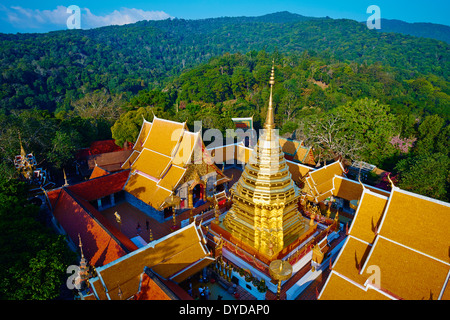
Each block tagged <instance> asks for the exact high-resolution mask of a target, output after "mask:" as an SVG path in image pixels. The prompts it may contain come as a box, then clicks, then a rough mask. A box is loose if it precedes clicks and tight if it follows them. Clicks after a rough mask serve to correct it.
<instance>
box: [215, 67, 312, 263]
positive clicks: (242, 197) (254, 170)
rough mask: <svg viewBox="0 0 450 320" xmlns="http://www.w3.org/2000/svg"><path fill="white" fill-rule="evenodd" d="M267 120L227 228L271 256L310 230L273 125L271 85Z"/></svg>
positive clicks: (238, 186)
mask: <svg viewBox="0 0 450 320" xmlns="http://www.w3.org/2000/svg"><path fill="white" fill-rule="evenodd" d="M274 82H275V81H274V68H273V67H272V73H271V77H270V82H269V84H270V98H269V109H268V111H267V117H266V122H265V124H264V130H263V133H262V135H261V137H260V138H259V140H258V143H257V145H256V146H255V148H254V149H253V152H252V154H251V155H250V159H249V161H248V163H247V164H246V166H245V168H244V171H243V173H242V175H241V177H240V179H239V181H238V182H236V183H235V184H234V185H233V187H232V189H231V193H232V194H233V205H232V207H231V208H230V210H229V211H228V213H227V215H226V217H225V219H224V223H223V225H224V227H225V229H226V230H228V231H229V232H230V233H231V234H232V235H233V236H234V237H236V238H237V239H239V240H241V241H243V242H245V243H247V244H248V245H250V246H251V247H253V248H255V249H256V250H258V251H259V252H260V253H262V254H264V255H266V256H269V257H272V256H274V255H275V254H277V253H278V252H280V251H281V250H282V249H283V248H284V247H286V246H287V245H289V244H290V243H292V242H293V241H294V240H295V239H297V238H298V237H299V236H300V235H301V234H303V233H304V232H305V231H307V230H308V229H309V225H308V222H307V220H306V219H305V218H303V217H302V216H301V214H300V213H299V210H298V201H299V198H300V190H299V189H298V187H297V186H296V185H295V183H294V182H293V180H292V178H291V173H290V172H289V167H288V166H287V164H286V161H285V158H284V153H283V151H282V150H281V146H280V144H279V140H278V134H277V130H275V124H274V111H273V106H272V87H273V85H274Z"/></svg>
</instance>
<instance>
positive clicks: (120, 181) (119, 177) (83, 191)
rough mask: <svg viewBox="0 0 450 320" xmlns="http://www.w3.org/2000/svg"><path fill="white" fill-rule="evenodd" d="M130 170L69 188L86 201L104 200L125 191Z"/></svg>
mask: <svg viewBox="0 0 450 320" xmlns="http://www.w3.org/2000/svg"><path fill="white" fill-rule="evenodd" d="M129 174H130V171H129V170H124V171H119V172H116V173H112V174H109V175H106V176H102V177H97V178H94V179H90V180H87V181H83V182H80V183H77V184H74V185H71V186H68V187H67V188H68V189H69V190H70V191H72V192H73V193H75V194H76V195H78V196H80V197H81V198H83V199H84V200H87V201H92V200H96V199H100V198H103V197H105V196H108V195H110V194H113V193H116V192H119V191H121V190H122V189H123V187H124V185H125V183H126V181H127V179H128V175H129Z"/></svg>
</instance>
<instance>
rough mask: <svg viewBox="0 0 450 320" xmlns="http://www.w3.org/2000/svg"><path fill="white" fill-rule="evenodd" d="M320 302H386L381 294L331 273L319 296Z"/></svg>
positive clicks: (385, 298) (386, 298) (385, 297)
mask: <svg viewBox="0 0 450 320" xmlns="http://www.w3.org/2000/svg"><path fill="white" fill-rule="evenodd" d="M319 299H320V300H388V299H389V298H388V297H387V296H385V295H383V294H382V293H380V292H378V291H376V290H373V289H370V288H361V287H360V286H358V285H355V284H354V283H352V282H351V281H349V280H348V279H346V278H345V277H343V276H342V275H340V274H337V273H335V272H331V274H330V275H329V277H328V279H327V282H326V284H325V286H324V288H323V289H322V292H321V293H320V296H319Z"/></svg>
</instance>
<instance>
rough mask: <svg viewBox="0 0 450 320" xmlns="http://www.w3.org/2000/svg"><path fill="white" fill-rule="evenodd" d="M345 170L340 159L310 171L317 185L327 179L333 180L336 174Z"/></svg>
mask: <svg viewBox="0 0 450 320" xmlns="http://www.w3.org/2000/svg"><path fill="white" fill-rule="evenodd" d="M343 173H344V170H343V169H342V164H341V163H340V162H339V161H336V162H333V163H332V164H329V165H326V166H324V167H322V168H320V169H317V170H315V171H312V172H310V173H309V176H310V177H311V179H312V181H313V183H314V184H315V185H320V184H322V183H324V182H325V181H328V180H331V179H333V178H334V176H335V175H338V176H340V175H342V174H343Z"/></svg>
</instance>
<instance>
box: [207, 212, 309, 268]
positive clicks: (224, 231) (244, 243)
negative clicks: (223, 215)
mask: <svg viewBox="0 0 450 320" xmlns="http://www.w3.org/2000/svg"><path fill="white" fill-rule="evenodd" d="M302 218H303V219H304V223H302V226H303V227H304V228H302V229H301V231H300V232H299V233H297V234H291V235H290V236H288V237H285V241H284V245H283V247H282V248H280V249H279V250H273V253H272V254H270V253H271V252H270V251H267V250H258V249H256V248H255V247H254V246H253V245H252V244H251V243H249V241H248V239H247V238H246V237H245V236H243V233H241V234H236V233H232V232H231V230H230V229H228V228H227V227H226V226H225V224H224V222H225V221H221V222H220V223H218V224H216V223H211V225H210V229H211V231H213V232H214V233H216V234H218V235H219V236H221V237H223V239H224V240H227V241H228V242H229V243H231V244H232V245H233V248H234V249H235V250H241V251H245V252H246V253H247V254H249V255H250V256H253V257H255V258H256V259H258V260H260V261H261V262H263V263H265V264H267V265H269V264H270V262H272V261H274V260H277V259H283V258H284V257H286V256H287V255H289V254H290V253H291V252H293V251H296V250H297V248H298V247H299V246H300V245H301V244H302V243H304V242H305V241H307V240H308V239H310V238H311V237H312V236H313V235H314V233H315V232H316V230H317V225H314V226H310V225H309V220H308V219H306V218H304V217H302ZM267 247H268V245H267Z"/></svg>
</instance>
